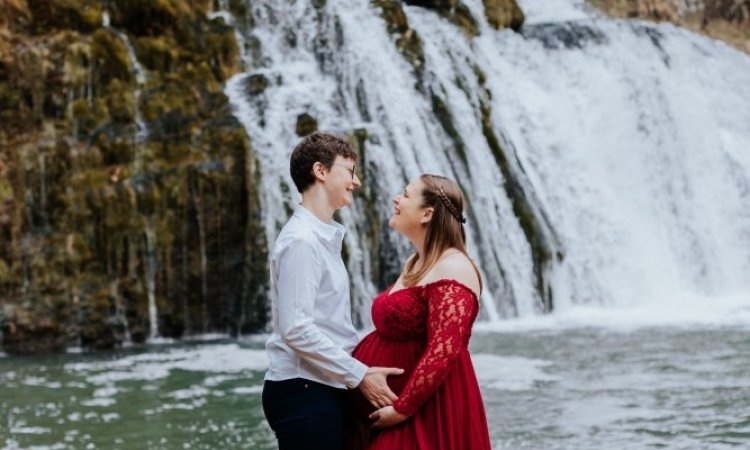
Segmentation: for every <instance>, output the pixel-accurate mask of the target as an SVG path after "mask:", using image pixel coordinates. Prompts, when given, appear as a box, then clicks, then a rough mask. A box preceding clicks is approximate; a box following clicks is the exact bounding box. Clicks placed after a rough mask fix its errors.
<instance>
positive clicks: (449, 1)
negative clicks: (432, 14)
mask: <svg viewBox="0 0 750 450" xmlns="http://www.w3.org/2000/svg"><path fill="white" fill-rule="evenodd" d="M458 2H459V0H404V3H406V4H408V5H414V6H422V7H424V8H430V9H441V10H445V9H451V8H454V7H455V6H456V5H457V4H458Z"/></svg>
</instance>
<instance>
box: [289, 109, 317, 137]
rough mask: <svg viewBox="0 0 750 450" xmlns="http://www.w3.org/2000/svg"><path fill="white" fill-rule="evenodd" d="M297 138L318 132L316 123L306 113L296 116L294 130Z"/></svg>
mask: <svg viewBox="0 0 750 450" xmlns="http://www.w3.org/2000/svg"><path fill="white" fill-rule="evenodd" d="M294 130H295V132H296V133H297V136H299V137H304V136H307V135H308V134H311V133H313V132H315V131H318V121H317V120H316V119H315V118H314V117H313V116H311V115H310V114H308V113H302V114H300V115H298V116H297V124H296V125H295V128H294Z"/></svg>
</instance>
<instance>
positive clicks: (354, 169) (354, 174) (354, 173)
mask: <svg viewBox="0 0 750 450" xmlns="http://www.w3.org/2000/svg"><path fill="white" fill-rule="evenodd" d="M331 164H332V165H334V166H341V167H343V168H345V169H346V170H347V171H349V173H350V174H352V180H353V179H354V177H357V178H359V179H360V180H361V179H362V177H361V176H359V174H358V173H357V165H356V164H354V165H353V166H351V167H349V166H348V165H346V164H341V163H331Z"/></svg>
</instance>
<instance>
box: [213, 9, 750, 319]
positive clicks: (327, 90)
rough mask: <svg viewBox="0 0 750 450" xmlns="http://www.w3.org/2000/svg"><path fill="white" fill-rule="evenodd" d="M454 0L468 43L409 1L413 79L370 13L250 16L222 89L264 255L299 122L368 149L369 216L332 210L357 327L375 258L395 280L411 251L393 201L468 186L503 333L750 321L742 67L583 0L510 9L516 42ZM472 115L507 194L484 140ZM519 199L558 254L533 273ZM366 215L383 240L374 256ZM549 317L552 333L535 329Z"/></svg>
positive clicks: (474, 246) (488, 310)
mask: <svg viewBox="0 0 750 450" xmlns="http://www.w3.org/2000/svg"><path fill="white" fill-rule="evenodd" d="M464 3H465V4H466V5H467V6H468V8H469V10H470V11H471V12H472V14H473V16H474V17H475V18H476V19H477V23H478V26H479V33H480V34H479V35H478V36H476V37H467V36H466V35H465V34H464V33H462V32H461V31H460V30H459V29H458V28H457V27H456V26H455V25H453V24H451V23H449V22H448V21H446V20H445V19H444V18H442V17H441V16H440V15H438V14H437V13H435V12H434V11H431V10H428V9H424V8H420V7H415V6H404V11H405V13H406V16H407V18H408V21H409V25H410V27H411V28H413V29H414V30H415V32H416V33H417V35H418V36H419V37H420V39H421V42H422V51H423V52H424V63H423V65H422V66H421V67H420V68H419V69H415V68H414V67H413V66H411V65H410V64H409V63H408V62H407V61H406V60H405V59H404V57H403V56H402V55H401V54H400V53H399V52H398V51H397V50H396V48H395V46H394V45H393V39H394V37H392V36H391V35H389V34H388V33H387V31H386V28H387V25H386V23H385V22H384V21H383V20H382V19H381V18H380V17H379V14H380V10H379V9H378V8H377V7H373V6H371V5H369V4H367V2H354V3H353V2H348V1H344V0H330V1H328V2H326V5H325V7H324V10H323V11H324V13H323V14H317V13H316V12H315V9H314V8H313V7H312V6H311V5H310V4H308V3H307V2H296V3H294V4H288V3H283V2H281V3H280V2H271V1H259V2H253V4H252V6H251V9H252V13H253V17H255V18H256V19H257V26H256V27H255V28H253V29H252V30H250V31H249V33H250V34H252V36H251V37H252V38H253V39H257V40H258V41H259V42H260V43H261V49H262V53H263V57H262V58H261V59H258V60H252V61H248V73H246V74H240V75H238V76H236V77H235V78H233V79H232V80H230V82H229V83H228V84H227V89H226V93H227V95H228V96H229V97H230V99H231V102H232V106H233V108H234V111H235V114H236V115H237V117H238V118H239V119H240V121H241V122H242V123H243V125H244V126H245V128H246V129H247V131H248V135H249V136H250V138H251V139H252V141H253V149H254V151H255V152H256V154H257V155H258V158H259V163H260V166H261V172H262V174H263V176H262V177H261V183H262V186H261V192H262V199H261V200H262V205H263V217H264V221H265V227H266V235H267V240H268V242H269V245H272V243H273V240H274V238H275V236H276V233H277V232H278V229H279V228H280V226H281V225H282V224H283V223H284V221H285V220H286V218H287V208H289V207H293V205H294V204H295V203H296V201H297V199H298V196H297V194H296V193H295V189H294V187H293V184H292V183H291V180H290V178H289V175H288V158H289V154H290V152H291V150H292V148H293V147H294V145H295V144H296V143H297V142H298V141H299V138H298V137H297V136H295V135H294V133H293V131H292V130H293V128H294V123H295V122H296V118H297V115H299V114H301V113H309V114H311V115H312V116H314V117H315V118H317V120H318V122H319V128H321V129H324V130H329V131H334V132H338V133H341V134H346V133H351V132H353V130H355V129H361V130H365V131H366V133H367V136H368V137H367V139H366V145H365V147H366V150H365V159H366V161H365V162H364V164H365V166H366V174H367V175H368V177H366V180H365V183H369V186H370V187H371V188H372V190H373V198H374V205H373V206H372V208H374V209H375V215H376V218H375V219H373V218H372V216H371V215H372V212H371V211H370V210H369V209H366V208H365V204H364V202H362V201H361V200H358V201H357V204H356V205H355V206H354V207H353V208H349V209H347V210H345V211H343V212H342V215H341V216H342V219H343V222H344V224H345V225H346V226H347V228H348V230H349V232H348V233H347V237H346V245H347V249H348V253H349V261H348V269H349V271H350V274H351V276H352V281H353V286H354V289H353V297H354V302H355V305H356V308H355V309H356V310H357V312H358V315H359V318H360V319H361V321H362V323H364V324H365V326H367V324H368V323H369V306H370V304H369V302H370V300H371V299H372V297H373V296H374V293H375V292H376V291H377V288H376V284H378V283H382V281H381V280H376V279H375V276H376V275H375V272H374V271H373V267H372V262H373V261H376V260H377V259H378V258H380V259H381V260H387V261H389V263H390V264H393V265H394V267H398V264H397V263H395V261H403V259H404V258H405V257H406V254H407V245H406V243H405V242H404V240H403V239H402V238H400V237H397V236H395V235H394V234H393V232H392V231H390V230H387V228H385V221H386V219H387V217H388V215H389V214H390V209H391V208H390V205H389V199H390V197H391V196H392V195H393V194H394V193H395V192H398V191H399V190H400V189H401V188H402V187H403V185H404V184H405V183H406V182H407V180H408V179H409V178H411V177H413V176H415V175H417V174H418V173H421V172H436V173H441V174H445V175H448V176H451V177H453V178H455V179H458V180H460V181H461V183H462V186H463V189H464V191H465V193H466V195H467V198H468V200H469V204H470V209H469V210H468V211H467V216H468V219H469V222H468V224H467V232H468V235H469V236H468V237H469V247H470V249H471V250H470V252H471V253H472V255H473V256H474V257H475V259H476V260H477V262H478V264H479V265H480V267H481V269H482V271H483V275H484V280H485V292H484V295H483V298H482V320H483V321H485V322H489V323H490V324H491V326H489V325H488V327H489V328H493V327H494V328H498V329H502V328H504V327H508V326H510V327H514V326H516V325H515V324H505V323H503V321H502V319H507V318H513V317H520V318H522V321H521V323H525V322H526V321H531V322H534V323H550V324H553V325H554V324H555V323H558V322H559V323H562V324H563V326H566V325H565V324H568V323H569V324H571V325H573V326H580V325H583V324H591V325H598V324H600V323H602V324H612V325H613V326H617V325H618V324H619V323H624V324H626V325H627V326H632V325H637V324H638V323H641V324H643V325H671V324H680V323H683V324H685V323H688V324H689V323H702V324H709V325H710V324H714V323H717V322H722V323H730V324H735V323H738V322H741V323H750V322H748V321H747V320H746V318H747V314H745V311H746V307H748V306H750V152H748V151H747V149H748V148H750V106H749V105H750V58H749V57H748V56H747V55H745V54H743V53H740V52H738V51H736V50H734V49H732V48H729V47H728V46H726V45H725V44H723V43H720V42H717V41H714V40H711V39H708V38H705V37H702V36H698V35H695V34H693V33H691V32H688V31H686V30H683V29H680V28H677V27H675V26H672V25H669V24H654V23H649V22H641V21H624V20H613V19H609V18H606V17H603V16H602V15H601V14H599V13H596V12H594V11H593V10H592V9H591V8H589V7H587V6H586V5H585V4H584V2H583V1H580V0H550V1H541V0H524V1H522V2H520V5H521V7H522V9H523V10H524V12H525V14H526V18H527V21H526V24H525V25H524V27H523V28H522V30H521V31H520V32H519V33H516V32H513V31H510V30H503V31H497V30H494V29H492V28H491V27H490V26H489V25H488V23H487V22H486V20H485V19H484V15H483V10H484V9H483V8H484V7H483V4H482V2H481V1H480V0H466V1H465V2H464ZM417 72H420V73H421V75H420V76H417V75H415V73H417ZM260 75H262V76H265V77H266V79H267V82H268V87H267V88H266V89H265V90H263V91H262V92H260V93H256V94H253V95H251V94H249V93H248V92H247V90H246V84H247V80H248V79H249V77H250V76H260ZM436 101H437V102H439V103H442V104H444V105H445V106H446V109H447V111H448V112H449V116H450V117H448V118H447V119H446V118H445V117H443V118H442V120H443V121H445V120H447V121H448V122H450V124H451V126H452V127H453V130H452V131H451V132H448V131H446V129H445V127H444V126H443V125H444V123H442V124H441V118H440V117H438V114H437V113H436V112H435V108H434V106H435V104H436ZM483 109H484V110H486V111H489V113H488V114H489V116H488V117H486V118H487V119H488V120H489V125H490V127H491V129H492V133H494V135H495V136H496V137H497V140H498V142H499V143H500V145H501V146H502V148H503V151H504V156H505V158H506V160H507V161H506V162H507V165H508V169H507V170H509V171H510V173H511V175H512V177H513V180H512V184H513V187H509V183H510V182H511V181H509V180H508V179H506V177H505V175H504V174H503V173H502V171H501V170H500V167H499V165H498V162H497V161H496V157H495V156H494V155H493V152H492V148H491V146H490V145H489V143H488V141H487V136H486V135H485V134H486V133H485V131H486V130H485V129H483V118H485V116H484V115H483V113H482V110H483ZM462 152H463V154H462ZM511 192H513V193H514V194H513V195H514V196H515V197H513V196H511V194H510V193H511ZM514 198H515V199H516V200H514ZM519 198H521V199H523V200H522V201H523V202H525V204H526V207H527V208H528V209H529V210H530V212H531V214H532V215H533V216H534V217H535V221H536V229H535V230H533V233H532V234H533V235H535V236H537V237H539V236H541V238H540V239H542V240H543V241H544V242H546V244H545V245H546V248H547V250H548V251H550V252H551V255H552V257H551V259H550V260H549V261H548V262H546V263H541V264H540V263H539V261H537V262H535V261H534V250H533V248H532V246H531V244H530V239H532V240H533V239H535V238H533V237H530V235H529V230H528V229H527V228H524V226H522V224H521V222H520V220H519V218H518V213H517V212H516V210H515V207H516V206H517V205H515V204H514V201H516V202H517V201H518V199H519ZM364 214H368V219H369V220H370V221H372V220H376V221H378V222H379V224H380V225H381V227H382V228H383V229H382V230H381V231H380V232H379V234H378V235H377V240H378V242H379V243H380V244H381V246H380V247H377V246H373V245H372V242H371V241H370V239H371V238H369V237H368V236H369V233H370V230H369V228H367V227H366V224H363V222H364V221H363V219H362V217H363V215H364ZM375 251H377V252H379V253H374V252H375ZM381 270H382V268H381ZM540 274H541V275H540ZM549 302H551V303H552V305H553V308H554V314H553V315H552V316H553V318H544V319H536V317H537V316H539V314H540V312H541V311H543V310H544V309H545V308H546V306H544V305H545V304H546V303H549ZM610 309H611V310H612V313H611V314H607V313H606V310H610ZM599 311H602V312H601V314H600V313H599Z"/></svg>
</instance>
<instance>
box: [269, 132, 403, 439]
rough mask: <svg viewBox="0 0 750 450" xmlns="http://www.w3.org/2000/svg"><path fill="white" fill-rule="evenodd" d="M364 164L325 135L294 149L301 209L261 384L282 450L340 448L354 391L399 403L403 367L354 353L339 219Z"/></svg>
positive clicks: (379, 402)
mask: <svg viewBox="0 0 750 450" xmlns="http://www.w3.org/2000/svg"><path fill="white" fill-rule="evenodd" d="M356 161H357V155H356V153H355V152H354V150H353V149H352V147H351V145H350V144H349V143H348V142H346V141H345V140H343V139H341V138H339V137H336V136H334V135H331V134H326V133H319V132H316V133H313V134H311V135H309V136H307V137H305V138H304V139H303V140H302V142H301V143H300V144H299V145H297V147H296V148H295V149H294V151H293V152H292V157H291V161H290V170H291V175H292V180H293V181H294V183H295V185H296V187H297V190H298V191H299V192H300V193H301V194H302V203H301V204H300V205H299V206H298V207H297V209H296V210H295V212H294V215H293V216H292V217H291V218H290V219H289V221H288V222H287V223H286V225H284V227H283V228H282V230H281V232H280V233H279V236H278V237H277V238H276V242H275V243H274V248H273V251H272V253H271V323H272V328H273V332H272V334H271V337H270V338H269V339H268V341H267V342H266V352H267V353H268V357H269V360H270V366H269V369H268V371H267V372H266V376H265V380H266V381H265V384H264V386H263V411H264V413H265V415H266V419H267V420H268V423H269V424H270V425H271V429H273V430H274V432H275V434H276V439H277V440H278V443H279V449H280V450H296V449H305V450H311V449H321V450H322V449H325V450H339V449H341V447H342V443H343V423H344V412H343V409H344V399H345V393H346V390H347V389H359V390H360V391H361V392H362V394H363V395H364V396H365V398H367V400H369V401H370V403H372V404H373V405H374V406H376V407H384V406H389V405H392V404H393V401H394V400H396V399H397V397H396V395H395V394H394V393H393V391H391V389H390V388H389V387H388V384H387V383H386V377H387V376H389V375H400V374H401V373H403V370H401V369H398V368H384V367H367V366H365V365H364V364H362V363H361V362H359V361H358V360H356V359H355V358H353V357H352V356H351V351H352V350H353V349H354V346H355V345H356V344H357V342H358V340H359V337H358V335H357V332H356V330H355V328H354V325H353V324H352V320H351V306H350V299H349V276H348V274H347V271H346V267H345V266H344V262H343V261H342V259H341V245H342V241H343V238H344V227H343V226H342V225H341V224H339V223H336V222H335V221H334V220H333V213H334V212H335V211H336V210H337V209H339V208H343V207H345V206H349V205H351V203H352V192H353V191H354V190H355V189H358V188H359V187H361V182H360V180H359V178H358V177H357V174H356V172H355V164H356Z"/></svg>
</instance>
